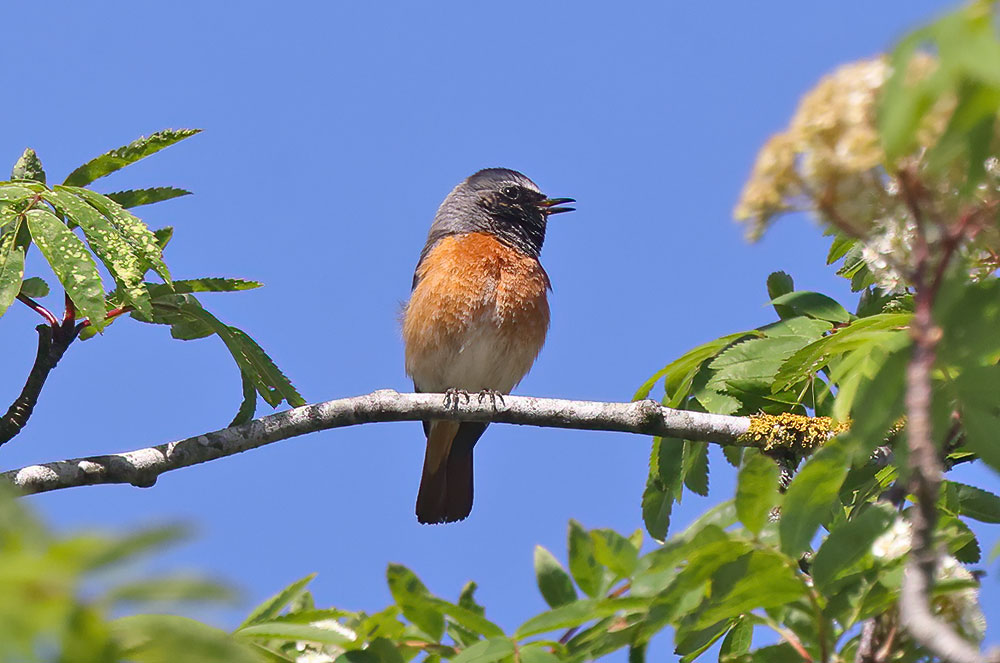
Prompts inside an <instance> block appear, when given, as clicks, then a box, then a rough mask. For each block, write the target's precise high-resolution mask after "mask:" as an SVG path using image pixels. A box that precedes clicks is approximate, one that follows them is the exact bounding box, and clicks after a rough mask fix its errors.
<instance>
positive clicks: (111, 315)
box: [76, 306, 132, 331]
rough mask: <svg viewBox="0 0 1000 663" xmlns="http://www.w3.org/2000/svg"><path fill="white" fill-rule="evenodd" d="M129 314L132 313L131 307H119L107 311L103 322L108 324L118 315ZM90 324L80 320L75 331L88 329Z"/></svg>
mask: <svg viewBox="0 0 1000 663" xmlns="http://www.w3.org/2000/svg"><path fill="white" fill-rule="evenodd" d="M131 312H132V307H131V306H119V307H118V308H113V309H111V310H110V311H108V314H107V315H106V316H104V320H105V322H108V321H110V320H114V319H115V318H117V317H118V316H119V315H124V314H125V313H131ZM91 324H92V323H91V322H90V320H81V321H80V323H79V324H77V326H76V330H77V331H80V330H81V329H83V328H84V327H89V326H90V325H91Z"/></svg>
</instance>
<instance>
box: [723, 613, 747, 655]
mask: <svg viewBox="0 0 1000 663" xmlns="http://www.w3.org/2000/svg"><path fill="white" fill-rule="evenodd" d="M752 642H753V622H752V621H750V620H749V619H747V618H746V617H744V618H741V619H738V620H737V621H736V623H735V624H733V627H732V628H731V629H729V633H727V634H726V637H725V639H724V640H723V641H722V647H721V648H720V649H719V663H726V662H727V661H729V660H732V659H735V658H738V657H740V656H743V655H744V654H746V653H747V652H749V651H750V645H751V643H752Z"/></svg>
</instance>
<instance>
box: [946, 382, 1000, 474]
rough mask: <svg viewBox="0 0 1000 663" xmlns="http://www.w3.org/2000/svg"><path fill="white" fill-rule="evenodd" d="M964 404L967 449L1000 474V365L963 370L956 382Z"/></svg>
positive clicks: (960, 398) (963, 421)
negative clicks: (998, 396) (999, 397)
mask: <svg viewBox="0 0 1000 663" xmlns="http://www.w3.org/2000/svg"><path fill="white" fill-rule="evenodd" d="M954 385H955V388H956V389H957V391H958V396H959V400H960V401H961V405H962V426H963V427H964V428H965V446H967V447H968V448H969V449H970V450H972V451H974V452H975V453H976V454H977V455H978V456H979V457H980V458H981V459H982V460H983V461H984V462H985V463H987V464H988V465H990V466H991V467H992V468H993V469H994V470H997V471H1000V442H998V440H1000V408H998V407H997V401H996V394H998V393H1000V366H998V365H996V364H994V365H992V366H977V367H973V368H967V369H966V370H964V371H962V374H961V375H959V376H958V377H957V378H956V379H955V381H954Z"/></svg>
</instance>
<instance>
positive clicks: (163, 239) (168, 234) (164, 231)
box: [153, 226, 174, 253]
mask: <svg viewBox="0 0 1000 663" xmlns="http://www.w3.org/2000/svg"><path fill="white" fill-rule="evenodd" d="M173 236H174V229H173V226H164V227H163V228H158V229H156V230H154V231H153V238H154V239H155V240H156V245H157V246H158V247H160V252H161V253H162V252H163V249H165V248H167V244H169V243H170V240H171V239H172V238H173Z"/></svg>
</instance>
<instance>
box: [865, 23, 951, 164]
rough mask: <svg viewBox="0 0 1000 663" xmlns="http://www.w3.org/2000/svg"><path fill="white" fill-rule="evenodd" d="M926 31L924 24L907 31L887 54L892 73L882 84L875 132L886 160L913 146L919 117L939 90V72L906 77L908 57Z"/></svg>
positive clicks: (913, 51)
mask: <svg viewBox="0 0 1000 663" xmlns="http://www.w3.org/2000/svg"><path fill="white" fill-rule="evenodd" d="M929 34H930V33H929V30H928V29H927V28H924V29H921V30H918V31H916V32H913V33H911V34H910V35H909V36H907V37H906V39H904V40H903V41H902V42H901V43H900V44H899V46H897V47H896V48H895V50H893V52H892V55H891V56H890V60H889V61H890V65H891V71H892V75H891V76H890V77H889V80H887V81H886V82H885V84H884V85H883V86H882V92H881V94H880V97H879V109H878V128H879V135H880V136H881V138H882V147H883V149H884V150H885V154H886V160H887V161H888V162H889V163H890V164H892V163H895V161H896V160H898V159H899V158H900V157H902V156H903V155H905V154H906V153H908V152H909V151H910V150H911V149H912V148H913V146H914V144H915V141H916V132H917V129H918V127H919V126H920V123H921V121H922V120H923V118H924V116H925V115H926V114H927V111H929V110H930V109H931V107H932V106H933V105H934V102H935V101H936V99H937V96H938V95H939V94H940V92H941V91H942V90H943V85H942V84H943V83H944V79H943V76H942V75H940V74H939V75H936V76H931V77H930V78H928V79H925V80H922V81H920V82H919V83H917V84H912V85H907V81H906V79H907V75H908V70H909V62H910V59H911V58H912V57H913V55H914V54H915V53H916V52H917V49H918V47H919V45H920V44H921V42H923V41H924V40H925V39H927V37H928V36H929Z"/></svg>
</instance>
